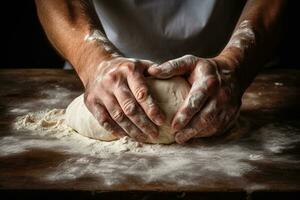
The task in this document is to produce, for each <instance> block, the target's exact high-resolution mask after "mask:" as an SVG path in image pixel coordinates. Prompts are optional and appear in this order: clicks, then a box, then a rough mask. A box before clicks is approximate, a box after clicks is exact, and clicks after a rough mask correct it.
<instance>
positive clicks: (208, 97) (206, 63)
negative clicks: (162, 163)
mask: <svg viewBox="0 0 300 200" xmlns="http://www.w3.org/2000/svg"><path fill="white" fill-rule="evenodd" d="M234 71H235V70H234V64H233V62H231V61H230V60H226V59H224V58H212V59H203V58H199V57H196V56H193V55H186V56H183V57H181V58H178V59H175V60H170V61H168V62H166V63H163V64H161V65H153V66H151V67H150V68H149V69H148V72H149V74H150V75H152V76H155V77H157V78H170V77H173V76H178V75H185V74H187V75H188V81H189V83H190V84H191V85H192V87H191V90H190V92H189V94H188V96H187V97H186V99H185V101H184V103H183V104H182V105H181V106H180V108H179V109H178V111H177V113H176V114H175V116H174V118H173V120H172V128H173V129H175V130H176V133H175V134H176V135H175V140H176V142H177V143H180V144H182V143H185V142H186V141H188V140H189V139H191V138H193V137H208V136H212V135H217V134H220V133H222V132H224V131H225V130H226V129H227V128H228V127H229V126H230V125H231V123H232V122H234V121H235V119H236V118H237V116H238V113H239V108H240V105H241V96H242V95H241V91H240V89H239V88H238V84H237V81H236V75H235V72H234Z"/></svg>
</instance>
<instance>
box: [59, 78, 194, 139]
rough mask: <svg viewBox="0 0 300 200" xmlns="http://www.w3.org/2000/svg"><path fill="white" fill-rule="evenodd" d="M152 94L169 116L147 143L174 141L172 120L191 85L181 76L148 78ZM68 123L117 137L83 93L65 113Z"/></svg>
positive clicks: (95, 133)
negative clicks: (89, 108)
mask: <svg viewBox="0 0 300 200" xmlns="http://www.w3.org/2000/svg"><path fill="white" fill-rule="evenodd" d="M147 83H148V86H149V89H150V92H151V94H152V95H153V97H154V98H155V99H156V101H157V103H158V105H159V107H160V108H161V109H162V110H163V111H164V113H165V114H166V116H167V120H166V123H165V124H164V125H162V126H160V127H159V137H158V138H156V139H151V138H149V139H148V140H147V141H146V142H147V143H163V144H170V143H173V142H174V141H175V140H174V135H173V134H172V133H171V131H172V129H171V127H170V123H171V120H172V118H173V116H174V114H175V112H176V111H177V109H178V108H179V106H180V105H181V103H182V102H183V101H184V99H185V97H186V96H187V94H188V92H189V90H190V85H189V83H188V82H187V81H186V80H185V79H183V78H181V77H174V78H171V79H167V80H159V79H152V78H147ZM65 119H66V123H67V125H68V126H70V127H71V128H73V129H74V130H75V131H77V132H78V133H79V134H81V135H83V136H86V137H89V138H93V139H98V140H103V141H112V140H116V139H117V138H116V137H115V136H113V135H112V134H110V133H109V132H108V131H106V130H105V129H104V128H103V127H101V126H100V124H99V123H98V122H97V120H96V119H95V118H94V117H93V115H92V114H91V113H90V112H89V110H88V109H87V108H86V106H85V104H84V100H83V95H80V96H79V97H77V98H76V99H74V100H73V101H72V102H71V104H70V105H69V106H68V108H67V110H66V115H65Z"/></svg>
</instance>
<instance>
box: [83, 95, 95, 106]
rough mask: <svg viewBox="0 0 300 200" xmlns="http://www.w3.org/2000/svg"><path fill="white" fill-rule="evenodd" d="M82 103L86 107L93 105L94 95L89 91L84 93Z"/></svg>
mask: <svg viewBox="0 0 300 200" xmlns="http://www.w3.org/2000/svg"><path fill="white" fill-rule="evenodd" d="M83 99H84V103H85V105H87V106H88V107H89V106H91V105H93V104H94V103H95V102H96V100H95V96H94V95H92V94H91V93H84V98H83Z"/></svg>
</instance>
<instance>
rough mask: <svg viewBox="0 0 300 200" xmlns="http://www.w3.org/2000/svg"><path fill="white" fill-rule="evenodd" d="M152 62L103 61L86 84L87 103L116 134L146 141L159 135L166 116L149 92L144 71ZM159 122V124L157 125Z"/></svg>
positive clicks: (113, 59)
mask: <svg viewBox="0 0 300 200" xmlns="http://www.w3.org/2000/svg"><path fill="white" fill-rule="evenodd" d="M152 64H153V63H152V62H150V61H145V60H140V61H138V60H134V59H128V58H124V57H114V58H109V59H105V60H103V61H102V62H101V63H100V64H99V65H98V66H97V67H96V68H95V70H94V71H93V72H94V73H93V74H91V78H90V79H89V80H88V83H87V84H86V92H85V104H86V106H87V108H88V109H89V111H90V112H91V113H92V114H93V115H94V116H95V118H96V119H97V120H98V122H99V123H100V124H101V125H102V126H103V127H104V128H105V129H106V130H108V131H111V132H112V133H113V134H114V135H115V136H117V137H119V138H120V137H122V136H125V135H128V136H130V137H132V138H134V139H136V140H138V141H141V142H144V141H145V140H146V139H147V137H148V136H150V137H157V136H158V130H157V126H156V125H161V124H162V123H163V122H164V120H165V117H164V115H163V113H162V112H161V111H160V109H159V107H158V106H157V105H156V103H155V101H154V99H153V98H152V96H151V94H150V93H149V90H148V87H147V84H146V82H145V78H144V75H143V72H144V71H145V70H146V69H147V68H148V67H149V66H150V65H152ZM155 124H156V125H155Z"/></svg>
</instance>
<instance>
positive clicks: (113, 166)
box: [0, 109, 300, 187]
mask: <svg viewBox="0 0 300 200" xmlns="http://www.w3.org/2000/svg"><path fill="white" fill-rule="evenodd" d="M64 113H65V110H63V109H52V110H43V111H39V112H32V113H28V114H26V115H24V116H20V117H18V118H17V120H16V123H15V127H14V129H15V130H16V131H15V132H16V135H9V136H4V137H2V138H1V139H0V147H1V148H0V156H5V155H12V154H18V153H22V152H25V151H30V150H31V149H47V150H49V151H56V152H61V153H63V154H66V155H69V157H68V158H67V159H65V160H63V161H62V162H61V163H60V164H59V165H58V166H56V167H53V168H52V169H51V170H52V171H51V172H49V173H48V174H46V175H44V176H43V177H41V179H45V180H48V181H59V180H74V179H77V178H80V177H86V176H92V177H94V178H99V179H100V180H102V181H103V184H104V185H107V186H111V185H116V184H121V183H122V182H124V181H126V180H127V179H126V178H127V177H128V176H130V177H132V178H134V177H136V178H138V179H139V180H140V179H142V180H143V181H144V182H145V183H156V182H164V183H168V184H176V185H183V186H189V185H197V184H199V181H201V180H202V179H203V177H206V176H207V174H216V175H218V176H219V175H220V174H222V175H223V176H228V177H236V178H239V177H242V176H243V175H246V174H247V173H250V172H252V171H255V170H257V166H256V165H254V164H253V165H252V163H253V162H262V163H263V162H266V160H267V162H270V161H274V162H284V163H285V164H286V163H289V162H291V163H292V164H293V165H295V166H297V163H298V165H299V164H300V163H299V161H296V160H293V159H292V158H291V157H290V156H285V155H284V154H282V153H283V152H284V151H288V150H289V149H291V148H293V147H295V145H297V144H299V142H300V134H299V133H300V131H299V129H296V128H294V127H290V126H289V125H285V126H282V125H277V124H267V125H265V126H263V127H261V128H260V129H258V130H257V131H254V132H249V130H250V129H249V126H250V125H251V124H250V120H249V119H244V118H243V117H241V118H240V119H239V121H238V123H237V125H236V127H235V128H234V130H233V131H232V134H229V135H228V136H224V139H220V141H217V142H215V140H195V141H193V142H191V143H190V144H189V145H183V146H182V145H177V144H172V145H160V144H140V143H138V142H135V141H133V140H131V139H130V138H128V137H124V138H122V139H120V140H116V141H112V142H104V141H99V140H93V139H90V138H87V137H84V136H81V135H80V134H77V133H76V132H75V131H73V130H72V129H70V128H69V127H68V126H67V125H66V124H65V121H64ZM236 132H237V134H236ZM211 172H213V173H211ZM210 178H212V179H214V178H218V177H210ZM249 187H250V186H249ZM251 187H254V186H253V185H251ZM259 187H263V186H261V185H260V186H259Z"/></svg>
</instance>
